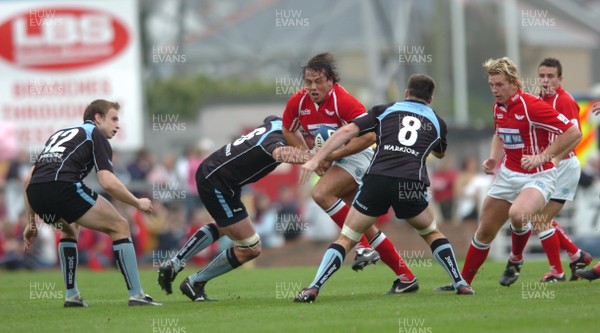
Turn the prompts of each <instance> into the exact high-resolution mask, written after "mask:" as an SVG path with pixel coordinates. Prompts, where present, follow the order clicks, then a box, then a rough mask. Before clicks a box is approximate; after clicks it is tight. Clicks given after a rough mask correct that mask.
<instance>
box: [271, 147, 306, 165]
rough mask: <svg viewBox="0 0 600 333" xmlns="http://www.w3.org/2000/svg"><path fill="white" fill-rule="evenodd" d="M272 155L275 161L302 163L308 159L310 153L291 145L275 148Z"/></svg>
mask: <svg viewBox="0 0 600 333" xmlns="http://www.w3.org/2000/svg"><path fill="white" fill-rule="evenodd" d="M272 156H273V158H274V159H275V161H278V162H282V163H290V164H304V163H306V162H307V161H308V160H310V157H311V154H310V153H309V152H308V150H302V149H300V148H296V147H292V146H283V147H278V148H275V150H274V151H273V155H272Z"/></svg>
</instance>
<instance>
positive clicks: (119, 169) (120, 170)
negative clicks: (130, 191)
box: [112, 150, 131, 186]
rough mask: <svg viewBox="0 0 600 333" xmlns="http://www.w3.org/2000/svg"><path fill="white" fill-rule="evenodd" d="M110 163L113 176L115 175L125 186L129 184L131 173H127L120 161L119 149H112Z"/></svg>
mask: <svg viewBox="0 0 600 333" xmlns="http://www.w3.org/2000/svg"><path fill="white" fill-rule="evenodd" d="M112 163H113V172H114V174H115V176H117V178H119V180H120V181H121V182H122V183H123V184H125V186H129V184H130V183H131V175H130V174H129V171H128V170H127V168H126V167H125V166H124V165H123V163H122V161H121V153H120V152H119V151H115V150H113V156H112Z"/></svg>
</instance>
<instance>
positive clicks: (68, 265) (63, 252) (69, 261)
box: [58, 238, 79, 298]
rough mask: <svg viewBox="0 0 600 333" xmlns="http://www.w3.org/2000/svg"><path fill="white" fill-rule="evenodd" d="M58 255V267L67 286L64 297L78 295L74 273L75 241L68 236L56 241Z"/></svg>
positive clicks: (75, 261) (75, 268) (75, 263)
mask: <svg viewBox="0 0 600 333" xmlns="http://www.w3.org/2000/svg"><path fill="white" fill-rule="evenodd" d="M58 257H59V258H60V269H61V271H62V274H63V277H64V279H65V286H66V288H67V292H66V295H65V296H66V298H71V297H73V296H76V295H79V289H77V282H76V281H75V274H76V273H77V264H78V258H77V241H76V240H74V239H70V238H63V239H61V240H60V242H59V243H58Z"/></svg>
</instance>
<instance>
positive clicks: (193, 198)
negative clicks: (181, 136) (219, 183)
mask: <svg viewBox="0 0 600 333" xmlns="http://www.w3.org/2000/svg"><path fill="white" fill-rule="evenodd" d="M213 148H214V142H213V141H212V140H210V139H206V138H205V139H201V140H200V141H199V142H198V143H197V144H196V146H195V147H193V148H192V149H188V150H186V156H185V157H184V158H183V159H180V160H179V161H178V162H177V167H176V170H177V172H178V173H179V174H180V176H179V178H180V179H182V180H183V181H184V182H185V190H186V198H185V207H186V218H187V219H188V220H189V219H190V218H191V215H192V212H193V211H194V209H196V208H200V207H204V204H203V203H202V201H201V200H200V197H199V196H198V189H197V188H196V170H198V167H199V166H200V163H202V161H204V159H205V158H206V157H207V156H208V155H210V153H212V150H213Z"/></svg>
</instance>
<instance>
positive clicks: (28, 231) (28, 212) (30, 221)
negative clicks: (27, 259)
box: [23, 166, 37, 252]
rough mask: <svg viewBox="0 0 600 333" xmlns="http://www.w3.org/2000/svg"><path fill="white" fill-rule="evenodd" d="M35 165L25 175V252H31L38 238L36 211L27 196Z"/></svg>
mask: <svg viewBox="0 0 600 333" xmlns="http://www.w3.org/2000/svg"><path fill="white" fill-rule="evenodd" d="M34 169H35V166H33V167H31V170H29V174H27V177H25V180H24V181H23V200H24V201H25V219H26V222H25V223H26V225H25V229H24V230H23V240H24V241H25V247H24V250H25V252H29V251H30V250H31V249H32V248H33V243H34V242H35V240H36V238H37V225H36V224H35V212H34V211H33V209H31V205H29V199H28V198H27V186H29V183H30V182H31V176H32V175H33V170H34Z"/></svg>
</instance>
